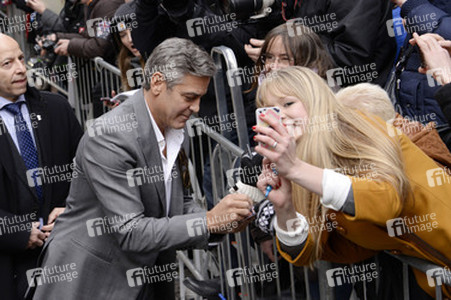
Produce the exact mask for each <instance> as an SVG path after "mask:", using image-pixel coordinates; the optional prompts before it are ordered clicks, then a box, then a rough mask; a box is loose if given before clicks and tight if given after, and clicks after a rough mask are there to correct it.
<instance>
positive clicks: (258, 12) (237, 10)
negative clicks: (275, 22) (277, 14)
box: [222, 0, 275, 20]
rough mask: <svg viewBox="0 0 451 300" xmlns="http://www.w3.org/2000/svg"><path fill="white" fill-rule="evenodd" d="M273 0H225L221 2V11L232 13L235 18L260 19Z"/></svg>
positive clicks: (267, 13)
mask: <svg viewBox="0 0 451 300" xmlns="http://www.w3.org/2000/svg"><path fill="white" fill-rule="evenodd" d="M274 2H275V0H227V1H224V2H223V7H222V9H223V11H224V12H226V13H228V14H231V13H234V14H236V16H237V19H239V20H244V19H260V18H264V17H267V16H268V15H269V14H270V13H271V12H272V8H271V6H272V5H273V4H274Z"/></svg>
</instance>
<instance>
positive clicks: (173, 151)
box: [146, 105, 185, 215]
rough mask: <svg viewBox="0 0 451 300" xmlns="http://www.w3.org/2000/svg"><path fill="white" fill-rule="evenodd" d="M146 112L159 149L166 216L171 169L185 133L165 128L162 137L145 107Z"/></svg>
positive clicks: (169, 197) (169, 203)
mask: <svg viewBox="0 0 451 300" xmlns="http://www.w3.org/2000/svg"><path fill="white" fill-rule="evenodd" d="M146 106H147V105H146ZM147 111H148V112H149V116H150V120H151V121H152V127H153V131H154V132H155V137H156V139H157V142H158V147H159V148H160V155H161V164H162V165H163V172H164V188H165V192H166V215H168V214H169V208H170V207H171V194H172V168H173V167H174V163H175V161H176V159H177V156H178V154H179V151H180V148H181V146H182V143H183V140H184V138H185V134H184V132H185V131H184V129H173V128H166V129H165V136H163V134H162V133H161V131H160V128H158V125H157V123H156V122H155V119H154V118H153V116H152V113H151V112H150V109H149V106H147ZM165 147H167V149H166V155H167V156H165V155H164V148H165ZM149 167H150V166H149Z"/></svg>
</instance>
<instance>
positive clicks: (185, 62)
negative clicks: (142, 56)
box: [143, 38, 216, 90]
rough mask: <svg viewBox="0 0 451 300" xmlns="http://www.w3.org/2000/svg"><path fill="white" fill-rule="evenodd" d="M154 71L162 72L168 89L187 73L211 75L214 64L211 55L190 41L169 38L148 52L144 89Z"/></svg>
mask: <svg viewBox="0 0 451 300" xmlns="http://www.w3.org/2000/svg"><path fill="white" fill-rule="evenodd" d="M155 72H160V73H162V74H163V76H164V79H165V80H166V84H167V87H168V89H171V88H172V87H173V86H174V85H177V84H180V83H181V81H182V79H183V77H184V76H185V75H187V74H190V75H194V76H198V77H212V76H213V75H214V74H215V73H216V66H215V64H214V62H213V59H212V58H211V56H210V55H209V54H208V53H207V52H206V51H205V50H202V49H201V48H200V47H199V46H197V45H196V44H194V43H193V42H192V41H190V40H187V39H181V38H170V39H167V40H165V41H163V42H162V43H161V44H159V45H158V46H157V47H156V48H155V49H154V50H153V51H152V54H150V57H149V59H148V60H147V62H146V65H145V67H144V85H143V87H144V89H146V90H149V89H150V79H151V77H152V75H153V74H154V73H155Z"/></svg>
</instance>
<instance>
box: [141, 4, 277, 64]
mask: <svg viewBox="0 0 451 300" xmlns="http://www.w3.org/2000/svg"><path fill="white" fill-rule="evenodd" d="M160 2H163V3H162V4H160ZM211 2H214V1H210V2H209V1H206V0H188V1H174V0H171V1H167V0H166V1H158V0H137V5H136V18H137V21H138V28H136V29H133V30H132V37H133V43H134V45H135V47H136V48H137V49H138V50H139V51H140V52H141V54H142V55H143V57H145V58H147V57H148V56H149V55H150V53H151V52H152V51H153V49H154V48H155V47H156V46H158V44H160V43H161V42H162V41H164V40H165V39H167V38H171V37H180V38H186V39H190V40H192V41H193V42H194V43H196V44H197V45H200V46H202V47H203V48H204V49H205V50H206V51H208V52H209V51H210V50H211V48H213V47H215V46H221V45H224V46H227V47H229V48H231V49H232V50H233V52H234V53H235V56H236V58H237V61H238V65H239V66H241V67H244V66H246V65H252V64H253V62H252V61H251V60H250V59H249V57H248V56H247V54H246V52H245V51H244V44H248V43H249V39H250V38H260V39H263V38H264V37H265V35H266V33H267V32H268V31H269V30H271V29H272V28H274V27H275V26H277V25H279V24H280V23H282V18H281V17H280V16H279V14H278V13H274V14H272V15H271V16H269V17H267V18H264V19H262V20H259V21H258V22H255V21H250V20H238V19H234V20H232V19H231V18H229V19H228V21H230V22H229V23H232V22H233V27H230V28H233V29H232V30H229V31H226V30H218V31H214V32H208V33H206V32H204V33H203V34H201V35H194V36H193V34H192V33H190V32H189V31H188V24H187V21H189V20H193V19H195V18H204V17H207V18H210V19H211V20H213V18H214V17H215V16H221V17H223V16H225V15H226V14H224V13H223V12H222V11H221V10H220V9H219V8H218V7H217V5H212V4H211ZM229 16H230V15H229ZM225 23H227V22H224V24H225ZM218 24H219V23H218ZM229 25H232V24H229ZM143 36H145V37H146V38H143Z"/></svg>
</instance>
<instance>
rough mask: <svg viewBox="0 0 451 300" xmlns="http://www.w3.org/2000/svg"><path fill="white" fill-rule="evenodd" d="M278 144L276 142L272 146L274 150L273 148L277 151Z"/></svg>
mask: <svg viewBox="0 0 451 300" xmlns="http://www.w3.org/2000/svg"><path fill="white" fill-rule="evenodd" d="M277 144H278V143H277V141H276V142H274V144H273V145H272V148H273V149H276V147H277Z"/></svg>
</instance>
